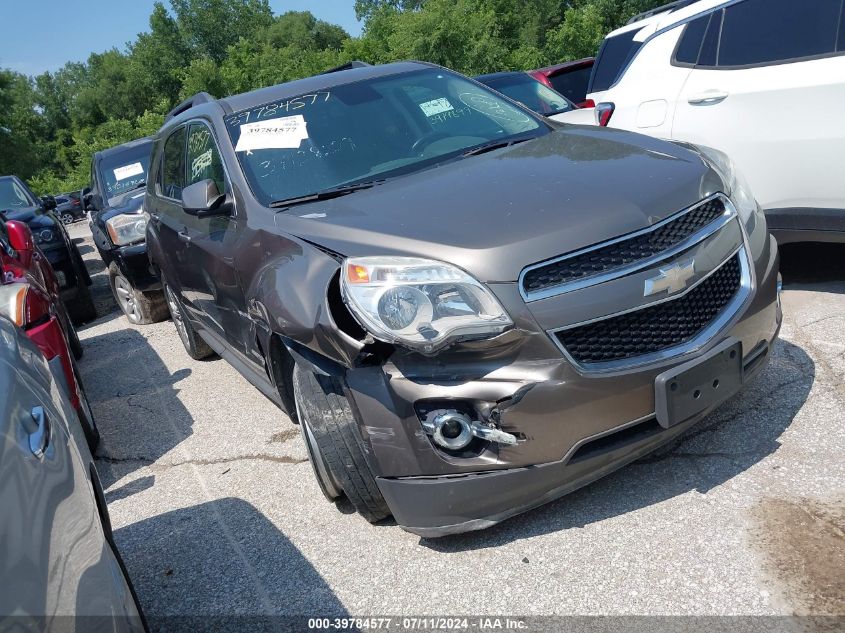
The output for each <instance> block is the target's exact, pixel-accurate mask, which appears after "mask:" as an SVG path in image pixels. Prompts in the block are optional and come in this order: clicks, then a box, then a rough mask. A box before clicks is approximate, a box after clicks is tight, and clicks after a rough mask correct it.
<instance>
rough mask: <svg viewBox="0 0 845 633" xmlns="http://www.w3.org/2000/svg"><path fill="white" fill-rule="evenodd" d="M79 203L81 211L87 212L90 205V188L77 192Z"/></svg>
mask: <svg viewBox="0 0 845 633" xmlns="http://www.w3.org/2000/svg"><path fill="white" fill-rule="evenodd" d="M79 202H80V203H81V204H82V210H83V211H87V210H88V205H89V204H90V203H91V187H85V188H84V189H82V191H80V192H79Z"/></svg>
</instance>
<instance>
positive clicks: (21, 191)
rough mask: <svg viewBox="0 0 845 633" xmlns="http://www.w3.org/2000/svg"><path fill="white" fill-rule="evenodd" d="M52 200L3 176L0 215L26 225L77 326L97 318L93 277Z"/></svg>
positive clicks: (20, 182)
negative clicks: (92, 289) (92, 294)
mask: <svg viewBox="0 0 845 633" xmlns="http://www.w3.org/2000/svg"><path fill="white" fill-rule="evenodd" d="M55 208H56V200H55V198H53V197H52V196H45V197H44V198H37V197H36V196H35V194H34V193H32V191H30V189H29V187H27V186H26V183H24V182H23V181H22V180H21V179H20V178H18V177H17V176H0V215H2V216H3V217H4V218H5V219H6V220H19V221H21V222H24V223H26V224H27V225H28V226H29V228H30V230H31V231H32V235H33V237H34V238H35V243H36V244H37V245H38V246H39V247H40V248H41V250H42V251H43V252H44V255H45V256H46V257H47V260H48V261H49V262H50V265H51V266H52V267H53V270H54V271H55V272H56V277H57V278H58V280H59V289H60V292H61V297H62V300H63V301H64V303H65V306H66V307H67V311H68V314H69V315H70V317H71V320H72V321H73V322H74V324H76V325H79V324H81V323H85V322H87V321H92V320H94V319H96V318H97V309H96V308H95V307H94V300H93V299H92V297H91V289H90V286H91V277H90V276H89V274H88V270H87V269H86V268H85V264H84V263H83V261H82V256H81V255H80V254H79V250H78V249H77V248H76V244H74V243H73V240H71V239H70V236H69V235H68V234H67V231H66V230H65V227H64V225H63V224H62V222H61V220H59V218H58V217H56V214H55V212H54V210H55Z"/></svg>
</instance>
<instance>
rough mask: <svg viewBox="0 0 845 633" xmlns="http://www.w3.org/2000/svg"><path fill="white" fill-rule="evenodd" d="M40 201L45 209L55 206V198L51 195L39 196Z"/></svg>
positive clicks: (51, 208) (49, 209)
mask: <svg viewBox="0 0 845 633" xmlns="http://www.w3.org/2000/svg"><path fill="white" fill-rule="evenodd" d="M41 203H42V204H43V205H44V208H45V209H47V211H52V210H53V209H55V208H56V199H55V198H54V197H53V196H41Z"/></svg>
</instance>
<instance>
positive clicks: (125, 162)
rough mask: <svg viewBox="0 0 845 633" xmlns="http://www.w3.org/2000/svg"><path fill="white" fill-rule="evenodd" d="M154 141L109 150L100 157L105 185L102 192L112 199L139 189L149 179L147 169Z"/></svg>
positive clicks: (101, 173)
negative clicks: (112, 150)
mask: <svg viewBox="0 0 845 633" xmlns="http://www.w3.org/2000/svg"><path fill="white" fill-rule="evenodd" d="M152 147H153V144H152V141H150V142H149V143H143V144H141V145H136V146H135V147H129V148H126V149H119V150H117V151H114V152H109V153H108V154H106V155H105V156H104V157H103V158H101V159H100V176H101V178H102V180H103V186H104V187H105V188H106V190H105V191H104V192H102V193H103V194H104V195H105V197H106V198H108V199H111V198H115V197H117V196H119V195H122V194H124V193H126V192H127V191H131V190H132V189H137V188H138V187H140V186H141V185H143V184H144V183H145V182H146V181H147V170H148V169H149V167H150V151H151V150H152Z"/></svg>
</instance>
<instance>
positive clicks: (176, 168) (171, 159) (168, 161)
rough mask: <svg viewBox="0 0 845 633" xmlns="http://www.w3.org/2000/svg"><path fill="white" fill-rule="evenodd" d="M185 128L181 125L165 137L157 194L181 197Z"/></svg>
mask: <svg viewBox="0 0 845 633" xmlns="http://www.w3.org/2000/svg"><path fill="white" fill-rule="evenodd" d="M186 136H187V131H186V128H184V127H181V128H179V129H178V130H176V131H175V132H173V134H171V135H170V136H169V137H168V138H167V142H166V143H165V144H164V156H163V157H162V159H161V177H160V179H159V187H160V189H159V192H158V193H159V194H160V195H162V196H165V197H167V198H173V199H174V200H181V199H182V189H184V188H185V138H186Z"/></svg>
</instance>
